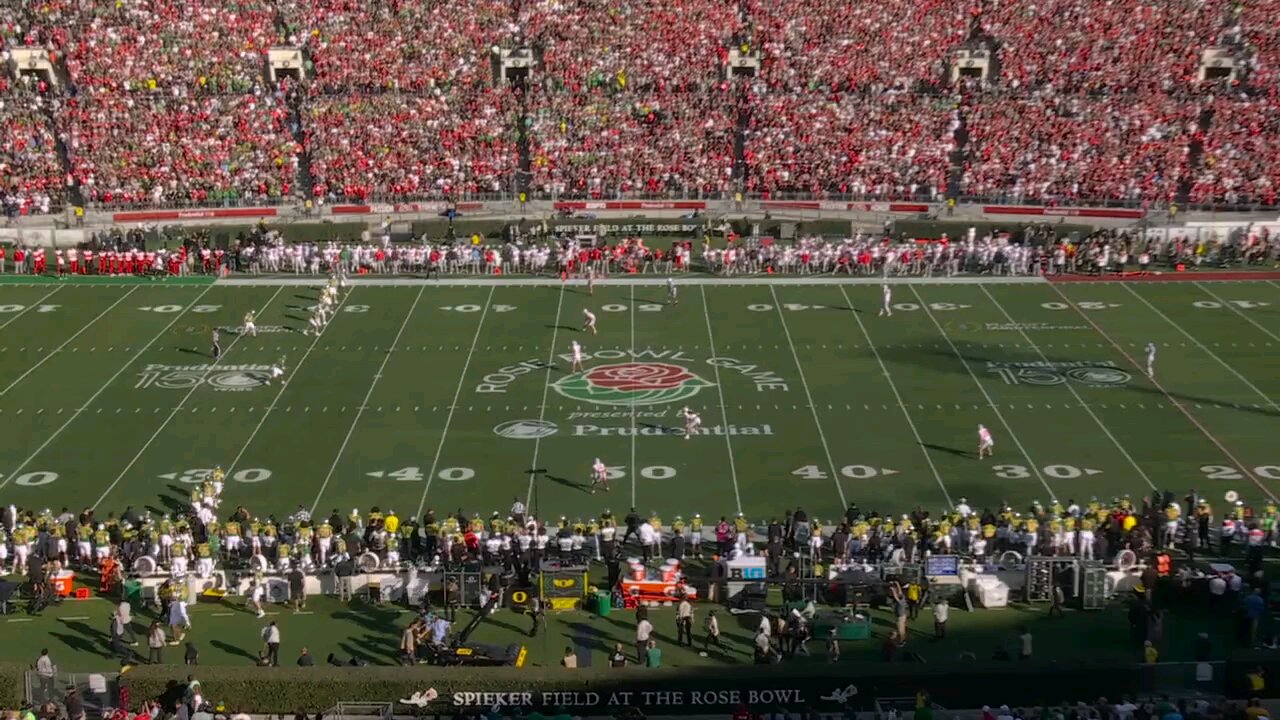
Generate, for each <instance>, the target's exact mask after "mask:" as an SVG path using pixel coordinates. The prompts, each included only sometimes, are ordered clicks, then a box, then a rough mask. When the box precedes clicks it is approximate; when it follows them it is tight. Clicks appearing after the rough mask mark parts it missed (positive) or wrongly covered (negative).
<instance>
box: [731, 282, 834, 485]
mask: <svg viewBox="0 0 1280 720" xmlns="http://www.w3.org/2000/svg"><path fill="white" fill-rule="evenodd" d="M769 294H770V295H772V296H773V308H774V310H776V311H777V312H778V318H779V319H780V320H782V332H783V334H785V335H786V336H787V346H788V347H790V348H791V358H792V359H793V360H795V362H796V371H797V372H798V373H799V374H800V386H801V387H803V388H804V397H805V400H806V402H808V404H809V411H810V412H812V413H813V424H814V426H815V427H817V428H818V439H819V440H821V441H822V451H823V452H825V453H826V454H827V465H828V466H829V467H830V468H831V480H832V482H834V483H835V484H836V493H837V494H838V495H840V507H848V505H849V502H848V501H847V500H845V497H844V488H843V487H841V486H840V473H839V472H838V471H837V469H836V463H835V461H834V460H832V459H831V447H830V446H829V445H827V434H826V433H825V432H823V430H822V421H821V420H819V419H818V409H817V408H816V407H814V405H813V395H812V394H811V393H810V392H809V381H808V380H806V379H805V377H804V368H803V367H801V366H800V354H799V353H797V352H796V344H795V343H794V342H792V341H791V329H790V328H788V327H787V316H786V315H783V314H782V303H781V302H779V301H778V292H777V291H776V290H774V289H773V286H772V285H770V286H769ZM725 431H726V432H727V431H728V428H726V429H725Z"/></svg>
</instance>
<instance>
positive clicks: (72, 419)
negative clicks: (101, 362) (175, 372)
mask: <svg viewBox="0 0 1280 720" xmlns="http://www.w3.org/2000/svg"><path fill="white" fill-rule="evenodd" d="M213 288H214V286H213V285H208V286H206V287H205V289H204V290H203V291H202V292H201V293H200V294H199V295H197V296H196V298H195V299H194V300H192V301H191V303H190V304H188V305H187V306H186V307H185V308H183V310H182V312H180V313H177V314H176V315H174V316H173V319H172V320H170V321H169V324H168V325H165V326H164V328H162V329H161V330H160V332H158V333H156V335H155V337H153V338H151V340H150V341H148V342H147V344H146V345H143V346H142V349H140V350H138V352H136V353H134V355H133V357H130V358H129V359H128V360H126V361H125V363H124V365H121V366H120V369H119V370H116V372H115V374H114V375H112V376H111V377H109V378H107V381H106V382H105V383H103V384H102V387H100V388H98V389H97V391H95V392H94V393H93V394H92V395H90V396H89V399H88V400H85V402H84V405H81V406H80V407H78V408H76V411H75V412H73V413H72V414H71V417H69V418H67V421H66V422H65V423H63V424H62V425H61V426H60V427H58V429H57V430H54V431H53V432H52V433H50V434H49V437H47V438H45V440H44V442H43V443H41V444H40V446H39V447H37V448H36V449H35V451H34V452H32V453H31V454H30V455H28V456H27V459H26V460H23V461H22V462H21V463H20V464H19V465H18V467H17V468H15V469H14V470H13V471H12V472H10V473H9V474H7V475H5V476H4V477H3V478H0V489H3V488H4V486H5V485H8V484H9V481H10V480H12V479H13V478H14V477H16V476H17V475H19V474H20V473H21V472H22V471H23V470H25V469H26V468H27V465H29V464H30V463H31V461H32V460H35V459H36V456H38V455H39V454H40V453H41V452H43V451H44V449H45V448H47V447H49V445H50V444H51V443H53V441H54V440H56V439H57V438H58V436H59V435H61V434H62V432H63V431H64V430H66V429H67V427H69V426H70V425H71V423H73V422H75V420H76V418H77V417H80V413H82V412H84V411H85V410H87V409H88V408H89V407H90V406H91V405H93V401H94V400H97V399H98V396H99V395H101V394H102V393H104V392H106V390H107V388H108V387H110V386H111V383H113V382H115V381H116V378H118V377H120V376H121V375H123V374H124V371H125V370H128V369H129V366H130V365H132V364H133V363H134V361H135V360H137V359H138V358H139V357H142V354H143V353H145V352H146V351H147V350H149V349H150V348H151V346H152V345H154V344H155V343H156V341H157V340H159V339H160V338H162V337H164V335H165V333H167V332H169V329H170V328H172V327H173V326H174V325H176V324H177V323H178V320H180V319H181V318H182V316H183V315H185V314H187V312H189V311H190V310H191V308H193V307H195V306H196V304H197V303H199V302H200V301H201V300H202V299H203V298H204V296H205V295H207V294H208V293H209V291H210V290H212V289H213Z"/></svg>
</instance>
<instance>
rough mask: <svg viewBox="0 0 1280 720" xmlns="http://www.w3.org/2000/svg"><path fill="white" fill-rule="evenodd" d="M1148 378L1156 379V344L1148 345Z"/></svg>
mask: <svg viewBox="0 0 1280 720" xmlns="http://www.w3.org/2000/svg"><path fill="white" fill-rule="evenodd" d="M1147 377H1149V378H1151V379H1152V380H1155V379H1156V344H1155V343H1150V342H1149V343H1147Z"/></svg>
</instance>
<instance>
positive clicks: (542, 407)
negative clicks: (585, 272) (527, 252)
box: [524, 283, 568, 512]
mask: <svg viewBox="0 0 1280 720" xmlns="http://www.w3.org/2000/svg"><path fill="white" fill-rule="evenodd" d="M567 286H568V283H562V284H561V285H560V298H559V300H557V301H556V320H555V324H554V325H552V326H551V350H550V351H549V352H548V354H547V378H546V381H545V382H544V383H543V385H542V402H541V403H539V404H538V427H542V423H543V422H544V421H545V419H546V416H547V394H548V393H549V392H551V371H552V369H554V367H555V362H556V334H557V333H559V331H560V310H561V308H563V307H564V293H565V289H566V288H567ZM541 447H542V438H540V437H538V438H534V439H533V462H532V463H530V464H529V471H530V472H529V490H528V491H527V492H526V493H525V498H524V504H525V507H526V508H528V509H529V511H530V512H532V511H533V484H534V482H535V481H536V480H537V478H538V475H537V473H535V472H533V471H535V470H537V469H538V450H539V449H541Z"/></svg>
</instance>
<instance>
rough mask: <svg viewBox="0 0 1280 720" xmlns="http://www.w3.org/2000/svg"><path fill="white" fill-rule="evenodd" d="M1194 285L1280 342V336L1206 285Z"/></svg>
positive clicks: (1250, 344)
mask: <svg viewBox="0 0 1280 720" xmlns="http://www.w3.org/2000/svg"><path fill="white" fill-rule="evenodd" d="M1194 284H1195V286H1196V287H1197V288H1199V289H1200V290H1202V291H1203V292H1204V293H1205V294H1207V295H1208V296H1209V297H1211V298H1213V299H1214V300H1217V301H1218V302H1219V303H1221V304H1222V307H1224V308H1227V309H1229V310H1231V312H1233V313H1235V314H1237V315H1239V316H1240V317H1242V318H1244V319H1245V320H1246V321H1248V323H1249V324H1250V325H1252V326H1254V327H1256V328H1258V329H1259V330H1261V331H1262V332H1263V333H1265V334H1266V336H1267V337H1269V338H1271V339H1272V340H1280V336H1277V335H1276V334H1275V333H1273V332H1271V331H1270V330H1268V329H1267V328H1266V327H1264V326H1262V325H1261V324H1259V323H1258V321H1257V320H1254V319H1253V318H1251V317H1249V316H1248V315H1247V314H1245V313H1244V312H1242V311H1241V310H1240V308H1238V307H1236V306H1235V305H1234V304H1232V303H1229V302H1227V301H1226V300H1223V299H1222V298H1220V297H1218V294H1217V293H1215V292H1213V291H1212V290H1210V289H1209V288H1207V287H1205V286H1204V285H1202V284H1200V283H1194ZM1249 346H1250V347H1253V343H1249Z"/></svg>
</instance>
